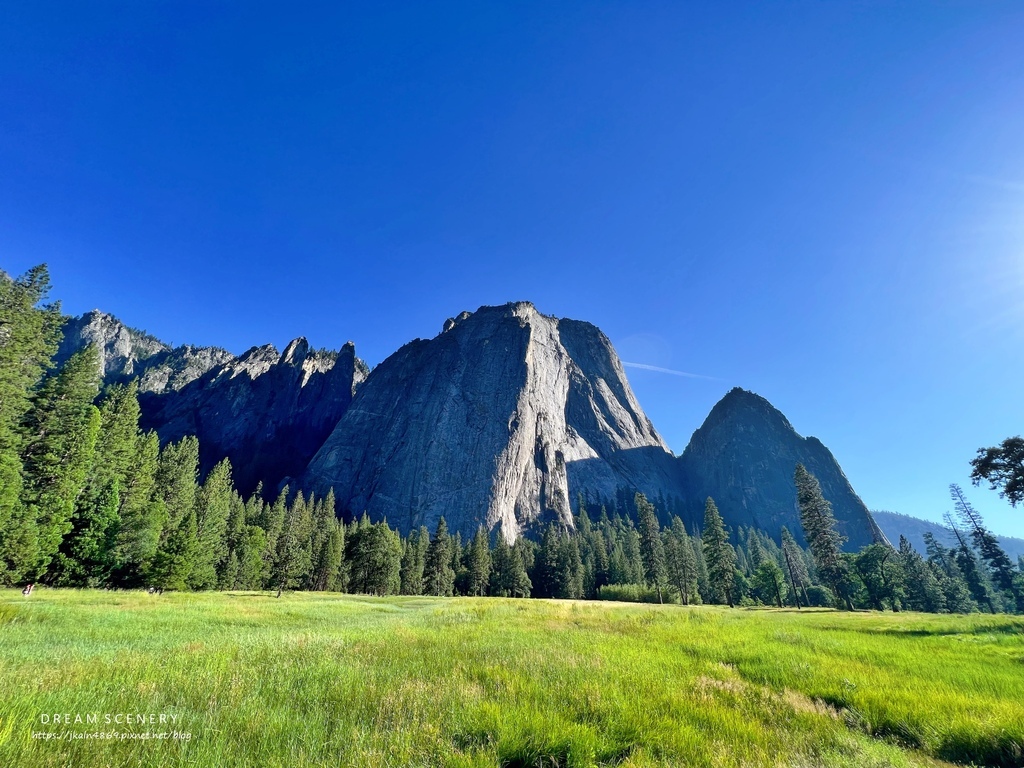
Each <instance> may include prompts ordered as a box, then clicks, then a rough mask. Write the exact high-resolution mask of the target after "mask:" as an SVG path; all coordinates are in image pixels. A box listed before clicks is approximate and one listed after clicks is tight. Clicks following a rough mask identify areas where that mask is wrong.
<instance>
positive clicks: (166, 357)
mask: <svg viewBox="0 0 1024 768" xmlns="http://www.w3.org/2000/svg"><path fill="white" fill-rule="evenodd" d="M63 330H64V337H63V339H62V340H61V344H60V348H59V349H58V350H57V354H56V355H55V356H54V361H55V362H56V363H57V365H60V364H62V363H63V362H64V361H65V360H67V359H68V358H69V357H71V355H73V354H74V353H75V352H77V351H78V350H80V349H83V348H84V347H87V346H89V345H94V346H95V347H96V348H97V349H98V350H99V353H100V374H101V375H102V376H103V378H104V380H105V381H106V382H108V383H111V382H115V381H127V380H129V379H133V378H137V379H138V380H139V391H140V392H156V393H161V392H170V391H176V390H179V389H181V388H182V387H184V386H185V385H187V384H189V383H190V382H192V381H195V380H196V379H198V378H199V377H200V376H202V375H203V374H204V373H206V372H207V371H209V370H210V369H211V368H214V367H215V366H217V365H221V364H223V363H226V362H228V361H229V360H231V359H233V357H234V356H233V355H232V354H231V353H230V352H228V351H227V350H224V349H220V348H218V347H191V346H181V347H174V348H171V347H169V346H168V345H167V344H164V343H163V342H162V341H160V340H158V339H155V338H153V337H152V336H150V335H149V334H147V333H144V332H143V331H138V330H136V329H134V328H129V327H128V326H126V325H125V324H124V323H122V322H121V321H120V320H118V319H117V318H116V317H114V316H112V315H108V314H105V313H103V312H100V311H99V310H98V309H94V310H93V311H92V312H87V313H86V314H84V315H82V316H81V317H72V318H68V320H67V321H66V322H65V323H64V329H63Z"/></svg>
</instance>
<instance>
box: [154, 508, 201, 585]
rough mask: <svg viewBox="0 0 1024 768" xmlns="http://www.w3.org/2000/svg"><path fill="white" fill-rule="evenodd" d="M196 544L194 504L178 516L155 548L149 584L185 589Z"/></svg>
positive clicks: (193, 561) (194, 556)
mask: <svg viewBox="0 0 1024 768" xmlns="http://www.w3.org/2000/svg"><path fill="white" fill-rule="evenodd" d="M197 546H198V544H197V534H196V512H195V508H194V507H193V508H190V509H188V510H187V511H186V512H185V514H184V516H183V517H182V518H181V519H180V520H178V522H177V524H176V525H174V527H173V529H171V530H170V531H169V532H168V533H167V538H166V539H165V540H164V542H163V544H161V545H160V548H159V549H157V552H156V555H155V556H154V557H153V566H152V569H151V573H150V582H151V583H152V585H153V586H154V587H157V588H159V589H169V590H186V589H188V578H189V576H190V575H191V573H192V567H193V565H194V564H195V558H196V548H197Z"/></svg>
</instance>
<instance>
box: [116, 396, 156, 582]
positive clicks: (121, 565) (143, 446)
mask: <svg viewBox="0 0 1024 768" xmlns="http://www.w3.org/2000/svg"><path fill="white" fill-rule="evenodd" d="M133 399H134V396H133ZM125 408H126V410H127V411H128V412H129V413H132V414H136V418H137V403H136V404H135V406H134V407H132V406H131V405H127V404H126V406H125ZM119 419H120V415H119ZM133 443H134V450H133V452H132V455H131V457H130V461H129V463H128V466H127V469H126V472H125V476H124V483H123V485H122V486H121V489H122V492H121V507H120V509H119V510H118V514H119V516H120V518H121V524H120V527H119V529H118V532H117V540H116V542H115V544H114V557H115V560H116V566H115V575H114V579H115V580H116V581H117V583H119V584H121V585H123V586H129V587H138V586H142V585H143V584H144V582H145V574H146V572H147V571H148V569H149V567H150V565H151V564H152V562H153V557H154V555H155V554H156V550H157V547H158V546H159V544H160V534H161V533H162V532H163V528H164V524H165V522H166V516H167V509H166V506H165V504H164V502H163V499H162V498H161V496H160V494H158V493H156V475H157V466H158V465H159V461H160V440H159V438H158V437H157V434H156V432H149V433H147V434H142V432H140V431H139V429H138V426H137V425H136V429H135V437H134V440H133Z"/></svg>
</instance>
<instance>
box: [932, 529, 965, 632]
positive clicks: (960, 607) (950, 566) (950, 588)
mask: <svg viewBox="0 0 1024 768" xmlns="http://www.w3.org/2000/svg"><path fill="white" fill-rule="evenodd" d="M924 541H925V547H926V548H927V552H928V562H929V563H931V564H932V565H933V566H934V567H935V570H936V572H937V573H938V575H939V586H940V588H941V589H942V594H943V596H944V597H945V600H946V609H947V610H948V611H949V612H950V613H973V612H975V611H977V610H978V604H977V603H976V602H974V600H973V599H972V598H971V592H970V590H969V589H968V587H967V581H966V580H965V579H964V575H963V572H962V571H961V570H960V566H959V565H958V564H957V562H956V553H955V552H954V551H953V550H952V549H947V548H946V547H944V546H943V545H942V544H940V543H939V542H938V541H937V540H936V538H935V537H934V536H933V535H932V534H931V533H925V534H924Z"/></svg>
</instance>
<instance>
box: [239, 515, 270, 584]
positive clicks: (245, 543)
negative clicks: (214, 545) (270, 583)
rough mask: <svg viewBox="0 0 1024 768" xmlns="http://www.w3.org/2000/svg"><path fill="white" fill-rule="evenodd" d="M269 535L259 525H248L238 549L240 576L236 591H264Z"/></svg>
mask: <svg viewBox="0 0 1024 768" xmlns="http://www.w3.org/2000/svg"><path fill="white" fill-rule="evenodd" d="M266 553H267V533H266V531H264V530H263V529H262V528H260V527H259V526H258V525H246V527H245V533H244V535H243V536H242V541H241V544H240V546H239V548H238V576H237V577H236V579H235V585H234V588H235V589H263V585H264V582H265V576H264V573H265V559H266Z"/></svg>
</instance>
